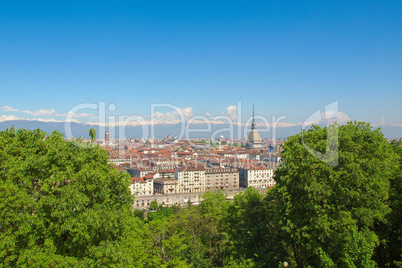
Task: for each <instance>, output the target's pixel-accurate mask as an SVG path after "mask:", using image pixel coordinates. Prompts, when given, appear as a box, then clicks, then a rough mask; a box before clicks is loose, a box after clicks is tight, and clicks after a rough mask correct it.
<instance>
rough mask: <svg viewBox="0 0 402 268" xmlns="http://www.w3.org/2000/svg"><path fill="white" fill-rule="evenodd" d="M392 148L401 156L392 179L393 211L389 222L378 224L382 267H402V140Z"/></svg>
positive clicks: (377, 254)
mask: <svg viewBox="0 0 402 268" xmlns="http://www.w3.org/2000/svg"><path fill="white" fill-rule="evenodd" d="M391 145H392V148H393V149H394V151H395V152H396V153H397V154H398V156H399V169H398V170H397V172H396V173H395V175H394V176H393V178H392V179H391V184H390V198H389V205H390V208H391V209H392V212H391V213H390V214H388V215H387V222H386V223H381V224H378V225H377V226H376V233H377V234H378V236H379V237H380V241H381V243H380V245H379V247H378V248H377V249H376V252H375V258H374V259H375V260H376V262H377V264H378V265H379V266H380V267H402V228H401V226H402V142H401V140H399V141H397V140H393V141H391Z"/></svg>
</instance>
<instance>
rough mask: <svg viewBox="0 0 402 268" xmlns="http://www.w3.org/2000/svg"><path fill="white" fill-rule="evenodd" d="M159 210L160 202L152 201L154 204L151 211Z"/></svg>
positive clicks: (150, 207)
mask: <svg viewBox="0 0 402 268" xmlns="http://www.w3.org/2000/svg"><path fill="white" fill-rule="evenodd" d="M158 208H159V205H158V202H156V201H155V200H154V201H152V202H151V203H150V204H149V209H150V210H157V209H158Z"/></svg>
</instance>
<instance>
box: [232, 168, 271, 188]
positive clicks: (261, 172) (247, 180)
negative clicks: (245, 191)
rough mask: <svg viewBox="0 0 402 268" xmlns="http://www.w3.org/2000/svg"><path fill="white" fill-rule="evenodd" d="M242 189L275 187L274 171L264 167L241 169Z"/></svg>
mask: <svg viewBox="0 0 402 268" xmlns="http://www.w3.org/2000/svg"><path fill="white" fill-rule="evenodd" d="M239 179H240V186H241V187H250V186H252V187H255V188H268V187H273V186H274V185H275V180H274V169H269V168H262V167H247V168H239Z"/></svg>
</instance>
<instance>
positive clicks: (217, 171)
mask: <svg viewBox="0 0 402 268" xmlns="http://www.w3.org/2000/svg"><path fill="white" fill-rule="evenodd" d="M222 189H225V190H228V191H233V190H238V189H239V171H238V170H237V169H235V168H212V169H207V170H205V191H213V190H222Z"/></svg>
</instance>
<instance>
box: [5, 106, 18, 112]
mask: <svg viewBox="0 0 402 268" xmlns="http://www.w3.org/2000/svg"><path fill="white" fill-rule="evenodd" d="M1 109H2V110H3V111H5V112H18V110H17V109H14V108H12V107H10V106H4V107H3V108H1Z"/></svg>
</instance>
